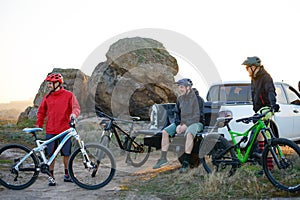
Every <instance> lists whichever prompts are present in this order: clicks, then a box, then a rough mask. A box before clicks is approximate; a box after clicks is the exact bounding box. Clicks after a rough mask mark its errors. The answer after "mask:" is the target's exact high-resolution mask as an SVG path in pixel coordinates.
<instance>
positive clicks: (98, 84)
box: [88, 37, 178, 119]
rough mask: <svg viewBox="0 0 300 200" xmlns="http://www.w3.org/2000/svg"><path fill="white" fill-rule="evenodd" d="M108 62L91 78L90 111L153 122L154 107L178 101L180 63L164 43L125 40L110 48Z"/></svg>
mask: <svg viewBox="0 0 300 200" xmlns="http://www.w3.org/2000/svg"><path fill="white" fill-rule="evenodd" d="M106 58H107V60H106V61H105V62H102V63H100V64H98V66H96V68H95V70H94V71H93V73H92V75H91V77H90V78H89V81H88V91H89V97H88V98H89V100H88V105H89V109H94V107H97V108H98V109H100V110H102V111H104V112H106V113H108V114H112V115H114V116H123V117H124V116H128V115H131V116H132V115H134V116H139V117H141V118H142V119H149V108H150V106H152V105H153V104H154V103H167V102H175V101H176V94H175V93H174V91H176V89H175V88H174V86H175V85H174V76H175V75H176V74H177V73H178V65H177V61H176V59H175V58H174V57H173V56H171V55H170V54H169V53H168V51H167V50H166V49H165V47H164V46H163V45H162V44H161V43H160V42H158V41H155V40H153V39H149V38H140V37H134V38H125V39H121V40H119V41H117V42H116V43H114V44H112V45H111V46H110V48H109V50H108V52H107V54H106Z"/></svg>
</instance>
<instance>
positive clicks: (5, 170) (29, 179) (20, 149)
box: [0, 144, 39, 190]
mask: <svg viewBox="0 0 300 200" xmlns="http://www.w3.org/2000/svg"><path fill="white" fill-rule="evenodd" d="M30 151H31V149H30V148H28V147H26V146H23V145H20V144H10V145H6V146H4V147H2V148H1V149H0V183H1V184H2V185H3V186H5V187H7V188H9V189H13V190H21V189H24V188H27V187H29V186H30V185H32V184H33V183H34V182H35V181H36V179H37V177H38V174H39V170H38V165H39V160H38V158H37V157H36V155H35V154H31V155H30V156H29V157H28V158H26V159H25V160H24V161H23V162H22V163H21V164H20V165H19V169H18V170H16V169H15V168H14V166H16V165H17V164H18V163H19V162H20V160H21V159H22V158H23V157H24V156H25V155H27V154H28V153H29V152H30Z"/></svg>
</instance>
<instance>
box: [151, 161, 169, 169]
mask: <svg viewBox="0 0 300 200" xmlns="http://www.w3.org/2000/svg"><path fill="white" fill-rule="evenodd" d="M168 164H169V162H166V163H164V164H161V165H160V166H158V167H155V168H154V167H153V168H152V169H159V168H161V167H163V166H166V165H168Z"/></svg>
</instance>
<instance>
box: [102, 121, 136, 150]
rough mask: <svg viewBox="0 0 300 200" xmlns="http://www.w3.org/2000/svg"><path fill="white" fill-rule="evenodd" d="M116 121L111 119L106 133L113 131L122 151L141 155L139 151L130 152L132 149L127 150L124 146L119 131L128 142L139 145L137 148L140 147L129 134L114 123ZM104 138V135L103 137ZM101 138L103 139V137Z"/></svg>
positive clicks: (105, 129)
mask: <svg viewBox="0 0 300 200" xmlns="http://www.w3.org/2000/svg"><path fill="white" fill-rule="evenodd" d="M113 121H114V120H113V119H110V122H109V124H108V125H107V127H105V128H104V131H109V130H112V133H113V134H114V136H115V137H116V139H117V142H118V145H119V147H120V148H121V149H122V150H125V151H128V152H135V153H139V151H134V150H130V149H127V147H125V146H124V145H123V144H122V141H121V139H120V135H119V134H120V133H119V131H120V132H121V133H122V134H124V135H125V136H126V137H127V139H128V140H130V141H131V142H133V144H134V145H137V146H140V145H139V144H138V143H137V142H136V141H134V139H133V138H132V137H131V136H130V135H129V134H128V133H126V132H125V131H124V130H122V129H121V128H120V127H119V126H118V125H117V124H115V123H114V122H113ZM102 136H103V135H102ZM102 136H101V137H102ZM110 138H111V135H110Z"/></svg>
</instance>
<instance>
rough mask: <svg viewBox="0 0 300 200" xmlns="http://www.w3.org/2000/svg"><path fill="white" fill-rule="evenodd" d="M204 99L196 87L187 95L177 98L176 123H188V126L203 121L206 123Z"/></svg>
mask: <svg viewBox="0 0 300 200" xmlns="http://www.w3.org/2000/svg"><path fill="white" fill-rule="evenodd" d="M203 109H204V100H203V99H202V98H201V97H200V96H199V92H198V90H197V89H196V88H192V90H191V92H190V93H188V94H187V95H181V96H179V97H178V98H177V102H176V106H175V124H176V125H177V126H178V125H179V124H186V125H187V126H189V125H191V124H193V123H197V122H201V123H202V124H204V112H203Z"/></svg>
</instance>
